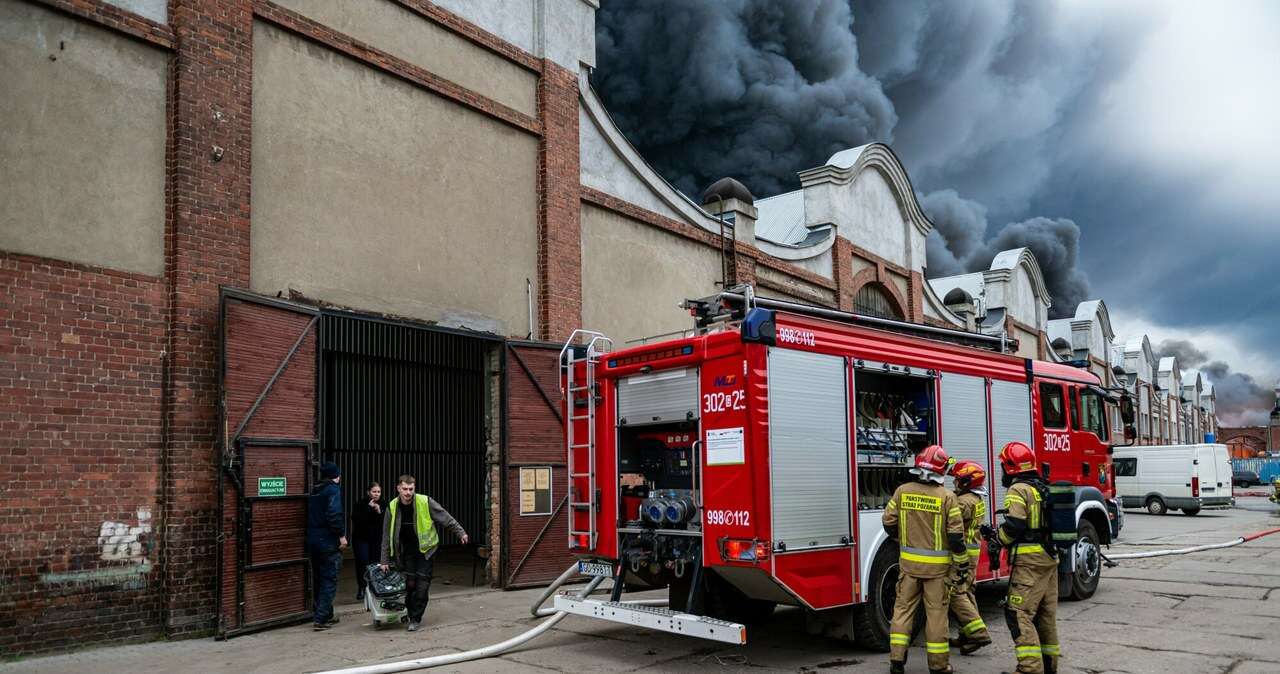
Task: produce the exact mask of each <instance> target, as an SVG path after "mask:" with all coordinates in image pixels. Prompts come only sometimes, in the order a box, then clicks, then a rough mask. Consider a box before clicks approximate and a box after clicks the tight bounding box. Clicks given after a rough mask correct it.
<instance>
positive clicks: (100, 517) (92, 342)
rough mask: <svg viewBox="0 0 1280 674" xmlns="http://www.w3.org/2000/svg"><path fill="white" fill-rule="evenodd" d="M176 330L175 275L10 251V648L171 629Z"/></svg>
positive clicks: (3, 378) (2, 319) (1, 277)
mask: <svg viewBox="0 0 1280 674" xmlns="http://www.w3.org/2000/svg"><path fill="white" fill-rule="evenodd" d="M165 341H166V333H165V285H164V282H163V280H162V279H160V278H157V277H151V276H144V275H139V274H129V273H122V272H115V271H109V270H105V269H100V268H95V267H89V266H85V265H77V264H71V263H67V262H60V261H56V260H48V259H43V258H35V257H29V256H24V255H15V254H10V253H0V353H3V354H4V355H3V357H0V400H3V401H4V404H3V405H0V485H3V487H2V488H0V559H3V560H4V562H3V564H0V656H3V655H7V654H10V653H20V652H28V651H43V650H52V649H64V648H70V647H73V646H80V645H84V644H87V643H93V642H96V641H118V640H126V639H136V638H145V637H147V636H150V635H154V634H157V633H158V632H159V631H160V624H161V613H162V609H163V607H162V604H161V597H162V595H161V593H160V592H159V591H158V589H159V585H160V583H161V582H162V580H161V574H160V573H159V572H157V571H156V568H157V567H156V566H155V560H156V559H157V555H156V545H157V543H158V539H159V536H158V527H157V524H156V518H157V516H158V514H159V513H157V508H156V504H157V500H158V496H159V490H160V484H161V475H160V469H159V465H160V461H159V459H160V454H161V448H162V442H161V433H162V429H163V423H162V419H161V415H162V409H163V407H162V401H161V390H162V384H161V382H162V374H163V367H162V362H163V354H164V351H165ZM117 524H118V525H120V526H122V527H124V530H123V531H116V525H117ZM104 534H107V536H106V537H104ZM110 536H118V537H117V538H114V539H113V538H110ZM90 623H92V624H94V625H95V626H96V627H95V629H93V630H85V629H84V626H85V625H86V624H90Z"/></svg>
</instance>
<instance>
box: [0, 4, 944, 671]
mask: <svg viewBox="0 0 1280 674" xmlns="http://www.w3.org/2000/svg"><path fill="white" fill-rule="evenodd" d="M28 1H30V2H38V3H39V4H42V5H44V6H48V7H51V8H53V9H55V10H57V11H60V12H63V13H64V14H67V15H70V16H74V17H77V18H78V19H80V20H82V21H87V22H92V23H94V24H96V25H100V26H103V27H106V28H109V29H112V30H114V31H117V32H118V33H120V34H122V35H125V36H127V37H128V38H129V39H133V40H140V41H142V42H145V43H147V44H150V45H153V46H154V47H156V48H158V49H164V50H166V51H167V52H170V53H171V55H172V58H171V59H170V69H169V83H168V86H169V96H168V101H167V104H168V110H167V112H168V118H169V120H170V121H169V127H168V130H167V133H168V139H167V140H168V152H167V158H166V159H167V160H166V176H167V182H166V185H165V195H166V213H165V234H164V236H165V264H164V271H163V274H162V275H160V276H154V277H153V276H145V275H139V274H129V273H122V272H118V271H112V270H107V269H101V268H96V267H89V266H85V265H77V264H72V263H67V262H61V261H56V260H50V259H45V258H35V257H30V256H24V255H17V254H12V253H6V252H3V251H0V346H2V347H3V349H0V353H2V354H3V356H2V357H0V399H2V400H3V401H4V403H3V404H2V405H0V484H3V485H4V487H3V490H0V557H3V560H4V562H3V564H0V659H3V658H4V656H8V655H13V654H24V653H34V652H45V651H53V650H63V649H68V648H71V647H77V646H83V645H86V644H91V643H95V642H108V641H117V642H118V641H125V640H136V639H145V638H151V637H156V636H189V635H197V634H209V633H211V632H212V631H213V630H214V628H215V627H216V626H217V622H216V621H217V616H216V613H217V596H216V590H217V577H218V569H217V568H216V567H217V559H218V550H217V548H218V545H217V543H218V540H217V536H218V531H219V521H218V494H217V485H218V472H217V471H218V465H219V461H218V459H219V449H220V445H221V441H220V434H221V430H222V429H221V426H220V420H221V419H220V413H219V407H220V405H219V400H218V395H219V390H218V385H219V382H218V372H219V367H220V363H219V352H220V340H221V335H220V334H219V315H220V314H219V308H220V307H219V292H220V288H221V287H223V286H232V287H238V288H245V287H249V285H250V284H249V281H250V279H249V274H250V223H251V213H250V189H251V168H252V167H251V149H252V140H253V139H252V102H253V98H252V82H253V24H254V21H255V18H256V19H260V20H263V21H267V22H269V23H271V24H272V25H274V26H277V27H280V28H282V29H284V30H287V31H290V32H292V33H294V34H296V35H300V36H302V37H304V38H305V39H307V40H309V41H311V42H312V43H314V44H318V45H321V46H323V47H325V48H327V49H329V50H332V51H334V52H337V53H340V54H343V55H344V57H346V58H351V59H355V60H357V61H360V62H361V63H364V64H366V65H368V66H369V67H371V68H375V69H378V70H379V71H381V72H384V73H389V74H391V75H392V76H394V77H397V78H400V79H401V80H403V81H406V82H409V83H410V84H413V85H415V86H418V87H421V88H423V89H425V90H427V91H430V92H432V93H434V94H435V95H438V96H441V97H443V98H446V99H448V100H451V101H453V102H455V103H457V104H459V105H461V106H465V107H467V108H468V109H470V110H473V111H477V112H479V113H482V114H485V115H488V116H490V117H493V118H495V119H498V120H500V121H502V122H503V123H505V124H507V125H510V126H512V127H515V128H517V129H520V130H521V131H523V132H525V133H528V134H531V135H534V136H538V137H539V139H540V145H539V153H538V166H537V174H538V184H537V198H538V209H537V213H538V220H537V231H538V244H539V245H538V273H537V276H538V277H537V279H536V284H537V311H538V321H537V324H538V333H539V334H538V335H536V336H537V337H540V338H543V339H550V340H561V339H563V338H565V337H566V336H567V335H568V334H569V332H570V331H571V330H572V329H574V328H576V327H578V326H579V325H580V324H581V320H582V319H581V317H582V299H581V295H582V293H581V290H582V288H581V286H582V250H581V222H580V218H581V209H582V204H583V203H584V202H585V203H591V204H594V205H597V206H600V207H603V208H608V209H611V210H614V211H616V212H620V213H622V214H624V215H627V216H628V217H631V218H634V219H636V220H638V221H640V222H643V223H647V224H649V225H652V226H654V227H658V228H662V229H664V230H666V231H670V232H672V233H675V234H677V235H680V236H683V237H685V238H687V239H691V240H694V241H698V242H700V243H702V244H704V245H708V246H712V247H717V248H718V247H719V246H720V243H721V242H720V240H719V237H718V236H716V235H715V234H713V233H710V232H707V231H704V230H702V229H700V228H698V227H695V226H693V225H690V224H688V223H684V222H679V221H676V220H673V219H670V218H666V217H664V216H662V215H659V214H656V213H653V212H651V211H648V210H646V209H643V208H641V207H638V206H636V205H634V204H630V203H627V202H625V201H622V200H620V199H618V198H616V197H613V196H611V195H608V194H605V193H603V192H599V191H596V190H592V189H589V188H585V187H583V186H582V185H581V184H580V166H579V128H578V119H579V117H578V115H579V89H578V74H577V73H576V72H573V71H571V70H568V69H566V68H564V67H562V66H560V65H557V64H555V63H553V62H551V61H549V60H546V59H541V58H537V57H535V56H533V55H532V54H529V53H528V52H526V51H523V50H522V49H520V48H518V47H515V46H513V45H511V44H508V43H506V42H504V41H502V40H500V39H499V38H497V37H495V36H493V35H491V34H489V33H487V32H485V31H483V30H481V29H479V28H478V27H476V26H474V25H472V24H470V23H468V22H467V21H465V20H463V19H461V18H459V17H457V16H454V15H452V14H450V13H448V12H446V11H444V10H442V9H440V8H438V7H436V6H435V5H432V4H431V3H429V2H426V1H425V0H392V1H394V2H397V3H398V4H400V5H402V6H404V7H406V8H408V9H409V10H411V11H413V12H415V13H416V14H418V15H419V16H422V17H424V18H425V19H427V20H430V21H433V22H435V23H436V24H437V25H440V26H442V27H444V28H445V29H447V30H450V31H452V32H454V33H456V34H458V35H461V36H463V37H464V38H466V39H467V40H469V41H471V42H472V43H474V44H476V45H479V46H480V47H483V48H484V49H487V50H489V51H491V52H493V53H495V54H498V55H500V56H503V57H504V58H507V59H508V60H510V61H512V62H513V63H516V64H518V65H520V66H521V67H523V68H525V69H527V70H529V71H532V72H536V73H538V75H539V80H538V89H537V106H538V107H537V110H538V112H537V115H536V117H530V116H529V115H527V114H524V113H521V112H519V111H516V110H513V109H511V108H509V107H507V106H504V105H502V104H499V103H497V102H496V101H494V100H492V99H490V98H487V97H485V96H483V95H480V94H478V93H476V92H474V91H471V90H468V89H466V88H464V87H462V86H460V85H458V84H456V83H453V82H451V81H448V80H446V79H444V78H441V77H439V76H438V75H436V74H434V73H431V72H428V71H426V70H424V69H423V68H420V67H418V66H415V65H413V64H411V63H408V62H406V61H404V60H402V59H399V58H397V57H395V56H392V55H390V54H388V53H386V52H383V51H380V50H379V49H377V48H375V47H373V46H371V45H367V44H364V43H362V42H360V41H358V40H355V39H353V38H351V37H350V36H347V35H344V34H342V33H340V32H337V31H335V30H332V29H330V28H327V27H325V26H323V25H320V24H318V23H316V22H314V21H312V20H310V19H307V18H305V17H302V16H299V15H298V14H296V13H294V12H291V11H289V10H286V9H284V8H282V7H279V6H277V5H275V4H273V3H271V2H269V1H268V0H170V3H169V19H168V25H161V24H158V23H155V22H153V21H150V20H147V19H144V18H141V17H139V16H136V15H134V14H132V13H130V12H128V11H127V10H124V9H121V8H119V7H117V6H114V5H110V4H106V3H105V2H101V1H99V0H28ZM835 246H836V247H835V251H834V256H835V259H834V261H833V267H834V272H835V274H834V278H833V279H828V278H824V277H822V276H820V275H818V274H815V273H813V272H811V271H808V270H805V269H802V268H800V267H798V266H796V265H793V264H789V263H787V262H784V261H781V260H777V259H774V258H771V257H769V256H768V255H766V254H764V253H762V252H761V251H760V250H759V249H758V248H755V247H754V246H750V245H747V244H744V243H736V244H735V247H734V263H735V264H734V267H735V277H736V280H737V281H739V282H755V281H756V280H757V277H756V273H757V268H758V267H767V268H769V269H771V270H773V271H777V272H782V273H783V274H785V275H787V276H788V277H789V278H791V279H794V280H795V281H796V282H797V284H798V285H801V284H808V285H809V286H811V287H812V288H816V289H820V291H821V292H824V293H832V294H833V295H834V296H835V297H836V298H837V299H838V303H839V306H840V307H841V308H843V309H852V307H853V297H854V294H855V292H856V290H857V287H858V283H857V281H856V280H855V278H854V275H853V274H852V271H851V264H852V260H853V257H854V256H859V257H861V258H863V259H865V260H868V261H870V262H872V263H873V264H874V265H876V266H875V268H874V269H873V270H872V271H873V272H874V273H873V279H874V280H876V281H878V282H881V283H883V284H884V286H885V287H886V289H887V290H888V291H889V292H890V293H891V294H892V295H893V296H894V298H895V301H897V302H898V303H899V306H900V307H902V309H903V311H904V314H905V315H907V316H908V317H909V318H912V319H914V320H922V318H923V310H922V302H921V297H922V295H921V292H922V288H923V283H924V281H923V279H922V278H920V275H919V274H913V273H910V272H909V271H908V270H905V269H903V268H901V267H898V266H895V265H892V264H891V263H888V262H886V261H884V260H881V259H879V258H876V257H875V256H874V255H871V254H870V253H868V252H866V251H863V250H861V249H858V248H857V247H856V246H853V245H852V244H850V243H849V242H848V241H847V240H846V239H837V240H836V243H835ZM495 254H497V253H496V252H495ZM890 273H893V274H897V275H899V276H901V277H904V278H906V279H908V288H909V289H910V291H909V292H908V293H907V295H906V296H903V294H902V293H901V292H900V291H899V289H898V288H897V285H896V284H895V283H893V282H892V279H891V278H889V276H888V275H889V274H890ZM812 288H811V289H810V290H811V291H812ZM54 500H59V501H61V502H62V503H64V504H65V507H63V508H60V509H51V508H49V504H50V503H51V502H52V501H54ZM495 535H498V534H497V532H496V531H495Z"/></svg>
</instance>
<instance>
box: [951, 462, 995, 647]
mask: <svg viewBox="0 0 1280 674" xmlns="http://www.w3.org/2000/svg"><path fill="white" fill-rule="evenodd" d="M951 476H952V477H954V478H955V480H956V503H957V504H959V506H960V517H961V519H963V520H964V546H965V548H966V551H967V552H968V554H969V568H970V569H974V570H975V571H976V569H977V565H978V556H979V555H980V554H981V553H982V538H981V536H980V534H979V531H978V527H980V526H982V525H983V524H985V523H986V521H987V505H986V498H987V492H986V491H985V490H984V489H983V486H985V485H986V482H987V471H985V470H983V469H982V466H981V465H979V464H977V463H975V462H973V461H960V462H958V463H956V465H955V467H954V468H952V469H951ZM973 581H974V579H973V577H970V578H969V579H968V582H966V583H965V584H963V585H959V586H957V587H955V588H952V591H951V613H953V614H955V616H956V620H957V621H958V623H959V625H960V635H959V636H958V637H957V638H955V639H952V640H951V645H952V646H958V647H959V648H960V653H961V654H963V655H969V654H970V653H973V652H974V651H976V650H978V649H979V648H982V647H983V646H986V645H988V644H990V643H991V635H990V634H989V633H988V632H987V624H986V623H984V622H982V616H981V615H980V614H979V613H978V600H977V598H976V597H975V596H974V594H973Z"/></svg>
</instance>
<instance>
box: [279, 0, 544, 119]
mask: <svg viewBox="0 0 1280 674" xmlns="http://www.w3.org/2000/svg"><path fill="white" fill-rule="evenodd" d="M276 1H277V3H278V4H279V5H280V6H282V7H286V8H288V9H291V10H293V11H295V12H297V13H299V14H302V15H303V16H306V17H308V18H310V19H313V20H315V21H317V22H319V23H322V24H324V25H326V26H328V27H330V28H333V29H334V30H337V31H338V32H341V33H345V34H347V35H350V36H351V37H354V38H356V39H357V40H360V41H361V42H364V43H366V44H369V45H373V46H374V47H377V48H378V49H381V50H383V51H385V52H387V53H389V54H391V55H392V56H397V57H399V58H402V59H404V60H406V61H408V62H409V63H412V64H414V65H417V66H420V67H422V68H424V69H425V70H427V71H429V72H432V73H434V74H436V75H439V76H441V77H443V78H445V79H447V80H450V81H453V82H456V83H457V84H460V85H462V86H464V87H466V88H468V89H471V90H472V91H475V92H477V93H480V94H483V95H485V96H488V97H489V98H492V99H494V100H495V101H497V102H499V103H502V104H503V105H506V106H508V107H511V108H514V109H516V110H518V111H520V112H523V113H524V114H526V115H529V116H531V117H532V116H536V115H537V108H538V103H537V89H538V76H537V74H536V73H534V72H532V71H530V70H526V69H525V68H523V67H521V66H519V65H516V64H515V63H513V62H511V61H509V60H507V59H506V58H504V57H502V56H499V55H498V54H495V53H493V52H491V51H489V50H488V49H485V48H483V47H481V46H479V45H476V44H475V43H473V42H471V41H469V40H467V39H465V38H463V37H462V36H460V35H457V34H455V33H453V32H451V31H449V30H446V29H445V28H442V27H440V26H438V25H436V24H435V23H432V22H431V21H428V20H426V19H424V18H422V17H421V16H419V15H417V14H415V13H414V12H412V11H410V10H408V9H406V8H404V7H403V6H401V5H398V4H396V3H394V2H390V1H389V0H364V2H350V1H348V0H276ZM512 9H514V7H513V8H512Z"/></svg>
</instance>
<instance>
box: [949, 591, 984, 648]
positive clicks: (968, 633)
mask: <svg viewBox="0 0 1280 674" xmlns="http://www.w3.org/2000/svg"><path fill="white" fill-rule="evenodd" d="M951 613H953V614H954V615H955V617H956V621H957V622H958V623H959V625H960V638H961V639H966V640H968V639H971V640H973V641H991V635H990V634H989V633H988V632H987V624H986V623H984V622H982V616H981V615H980V614H979V613H978V599H977V597H975V596H974V594H973V581H972V580H970V581H969V582H967V583H965V584H964V586H962V587H954V588H952V589H951Z"/></svg>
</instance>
